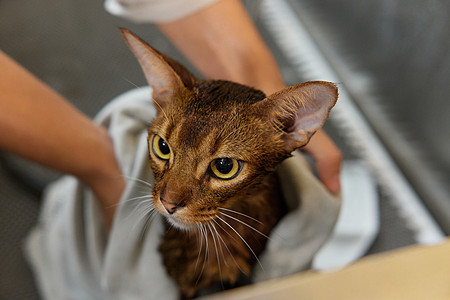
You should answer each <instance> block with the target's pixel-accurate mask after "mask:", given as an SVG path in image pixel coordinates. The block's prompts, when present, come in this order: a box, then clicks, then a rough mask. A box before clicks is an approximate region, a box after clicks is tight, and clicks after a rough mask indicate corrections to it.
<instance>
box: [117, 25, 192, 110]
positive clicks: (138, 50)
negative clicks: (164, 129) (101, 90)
mask: <svg viewBox="0 0 450 300" xmlns="http://www.w3.org/2000/svg"><path fill="white" fill-rule="evenodd" d="M120 32H121V34H122V36H123V38H124V39H125V41H126V43H127V45H128V47H129V48H130V49H131V51H132V52H133V53H134V55H135V56H136V58H137V59H138V61H139V64H140V65H141V68H142V70H143V71H144V75H145V78H146V79H147V82H148V84H149V85H150V86H151V87H152V88H153V101H155V102H157V105H156V106H157V108H158V109H162V108H164V107H165V106H166V105H167V104H168V103H169V102H170V101H171V99H172V98H173V95H174V93H175V92H176V91H177V90H179V89H183V88H187V89H190V88H191V87H192V86H193V84H194V80H195V78H194V76H193V75H192V74H191V73H190V72H189V71H188V70H186V68H184V67H183V66H182V65H181V64H179V63H178V62H176V61H175V60H173V59H171V58H170V57H168V56H167V55H164V54H162V53H161V52H159V51H157V50H156V49H154V48H152V47H151V46H150V45H148V44H147V43H146V42H144V41H143V40H142V39H140V38H139V37H138V36H136V35H135V34H133V33H132V32H131V31H129V30H127V29H123V28H122V29H120Z"/></svg>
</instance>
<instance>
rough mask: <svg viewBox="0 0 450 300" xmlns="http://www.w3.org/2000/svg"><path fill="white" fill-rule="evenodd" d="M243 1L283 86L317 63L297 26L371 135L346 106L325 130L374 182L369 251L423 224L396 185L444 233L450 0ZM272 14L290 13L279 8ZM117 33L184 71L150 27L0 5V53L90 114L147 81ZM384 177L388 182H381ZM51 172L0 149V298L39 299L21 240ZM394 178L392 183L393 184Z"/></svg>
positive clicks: (102, 16) (102, 14)
mask: <svg viewBox="0 0 450 300" xmlns="http://www.w3.org/2000/svg"><path fill="white" fill-rule="evenodd" d="M244 3H245V4H246V6H247V8H248V11H249V12H250V14H251V15H252V17H253V18H254V20H255V23H256V24H257V26H258V28H259V29H260V31H261V33H262V34H263V36H264V38H265V40H266V42H267V43H268V45H269V46H270V48H271V49H272V51H273V53H274V54H275V56H276V59H277V61H278V63H279V65H280V67H281V70H282V73H283V76H284V78H285V80H286V82H287V83H288V84H294V83H299V82H302V81H305V80H310V79H312V78H315V75H314V74H312V73H314V72H313V71H314V70H315V65H314V63H315V60H314V59H311V60H309V59H308V57H307V56H306V54H305V55H303V54H304V53H305V52H302V51H306V50H302V51H300V49H299V48H295V47H292V46H291V44H293V45H294V44H295V42H296V41H295V39H296V35H295V33H296V31H295V30H302V32H306V33H307V34H308V37H309V38H310V40H308V42H309V43H312V44H313V45H314V46H315V47H316V48H314V49H315V50H314V51H317V52H319V53H320V58H321V59H323V60H324V64H326V69H327V70H328V71H330V70H331V71H332V73H333V76H334V78H333V79H335V78H337V79H336V80H337V83H338V84H339V87H340V88H341V89H342V90H345V95H347V96H348V101H350V102H351V104H352V105H353V107H355V108H356V109H357V111H358V116H360V117H361V118H362V120H363V125H364V126H368V128H369V129H370V135H369V136H366V138H367V139H368V141H370V143H369V142H367V141H366V140H365V139H364V138H360V136H358V134H355V132H358V130H359V128H363V127H364V126H362V125H361V126H360V125H358V124H359V123H354V122H352V121H351V120H350V121H349V120H348V119H347V115H346V113H345V109H344V108H343V109H342V110H343V111H344V112H341V113H340V114H339V115H337V116H336V117H334V118H332V121H331V122H328V123H327V125H326V128H325V129H326V131H327V132H328V133H329V135H331V136H332V138H333V139H334V140H335V142H336V143H337V144H338V146H339V147H340V148H341V150H342V151H343V152H344V157H345V159H346V160H353V159H359V160H362V161H365V162H366V163H367V165H369V166H370V167H371V168H372V169H373V174H374V176H375V178H376V179H377V182H378V185H377V193H378V199H379V203H378V209H379V225H380V226H379V231H378V234H377V237H376V239H375V240H374V242H373V244H371V245H370V247H369V248H368V249H367V254H373V253H378V252H382V251H387V250H391V249H396V248H399V247H403V246H407V245H412V244H416V243H420V242H423V241H424V240H426V238H425V239H424V238H423V236H422V237H421V235H420V234H419V233H420V232H422V229H423V228H421V224H423V223H421V222H416V221H415V220H418V219H420V218H419V217H417V216H416V215H414V214H410V211H409V210H408V201H403V200H402V199H403V198H404V197H405V195H404V193H403V192H401V190H400V191H399V190H397V189H396V187H398V186H400V185H402V186H406V187H407V188H408V191H407V194H408V195H409V194H411V195H412V198H414V199H416V200H417V199H418V201H419V202H420V208H421V209H423V214H424V215H426V216H429V217H430V218H431V219H432V221H433V222H434V223H433V224H434V225H435V226H436V228H438V231H439V232H440V234H442V235H448V234H449V233H450V188H449V184H448V183H449V182H450V118H448V114H449V113H450V101H449V100H450V99H449V96H448V95H450V84H448V80H449V79H450V39H449V38H448V37H449V36H450V2H448V1H445V0H366V1H356V0H322V1H315V0H289V1H280V0H277V1H256V0H252V1H245V2H244ZM281 6H284V7H288V9H287V10H284V11H283V10H280V11H278V8H279V7H281ZM283 14H285V17H283V16H284V15H283ZM287 14H289V16H287ZM280 16H281V20H280ZM287 20H291V21H290V22H291V23H285V22H284V21H287ZM119 27H126V28H129V29H130V30H132V31H134V32H135V33H137V34H138V35H140V36H141V37H142V38H143V39H144V40H146V41H148V42H149V43H150V44H151V45H153V46H154V47H156V48H157V49H159V50H160V51H162V52H164V53H166V54H168V55H169V56H171V57H173V58H175V59H177V60H179V61H181V62H182V63H183V64H185V65H186V66H188V68H189V69H191V70H193V67H192V66H191V65H190V64H189V63H188V62H187V61H186V59H185V58H184V57H183V56H182V55H181V54H180V53H179V52H178V51H177V50H176V49H175V48H174V47H173V46H172V45H171V44H170V43H169V42H168V41H167V39H165V37H164V36H163V35H162V34H161V33H160V32H159V31H158V30H157V28H156V27H154V26H153V25H150V24H133V23H129V22H127V21H125V20H123V19H120V18H117V17H114V16H111V15H109V14H108V13H107V12H106V11H105V10H104V8H103V2H102V1H89V0H77V1H75V0H59V1H54V0H53V1H52V0H44V1H39V2H36V3H33V4H30V2H29V1H25V0H14V1H13V0H2V1H0V28H1V31H0V47H1V49H2V50H3V51H4V52H6V53H7V54H8V55H10V56H11V57H13V58H14V59H15V60H17V61H18V62H19V63H21V64H22V65H23V66H25V67H26V68H27V69H29V70H30V71H31V72H32V73H34V74H35V75H36V76H37V77H39V78H40V79H42V80H43V81H45V82H46V83H47V84H49V85H50V86H52V87H53V88H54V89H56V90H57V91H58V92H60V93H61V94H63V95H64V96H65V97H66V98H67V99H69V100H70V101H71V102H72V103H73V104H74V105H75V106H76V107H78V108H79V109H80V110H82V111H83V112H84V113H86V114H87V115H89V116H91V117H93V116H94V115H95V114H96V113H97V112H98V111H99V110H100V109H101V107H103V106H104V105H105V104H106V103H108V102H109V101H110V100H111V99H112V98H114V97H115V96H117V95H119V94H120V93H123V92H125V91H127V90H129V89H132V88H134V87H135V86H142V85H145V84H146V83H145V80H144V77H143V75H142V74H141V71H140V69H139V67H138V65H137V63H136V61H135V58H134V57H133V56H132V55H131V53H130V52H129V50H128V49H127V47H126V46H125V44H124V43H123V41H122V38H121V36H120V34H119V30H118V28H119ZM291 31H292V32H293V33H294V35H293V37H289V33H290V32H291ZM286 37H287V38H286ZM297 42H300V43H301V42H302V40H300V41H297ZM297 50H298V51H297ZM317 69H320V68H319V67H318V68H317ZM311 72H312V73H311ZM324 79H326V78H324ZM0 92H1V91H0ZM2 113H3V112H2ZM0 138H1V137H0ZM371 142H376V146H377V147H381V149H384V151H385V152H386V153H387V158H388V159H387V160H386V159H384V160H383V159H381V160H378V158H377V156H376V155H372V154H371V153H372V152H371V151H372V150H375V149H374V148H377V147H374V146H372V144H371ZM377 149H378V148H377ZM386 161H388V163H389V164H390V165H385V162H386ZM385 166H387V167H385ZM392 170H394V171H395V172H396V173H395V174H397V177H391V176H387V175H386V176H384V175H385V174H391V173H392ZM58 176H60V174H56V173H54V172H52V171H50V170H46V169H44V168H42V167H39V166H36V165H34V164H32V163H29V162H26V161H23V160H21V159H20V158H17V157H14V156H11V155H9V154H7V153H1V156H0V299H38V295H37V291H36V288H35V285H34V281H33V279H32V275H31V273H30V270H29V269H28V267H27V265H26V263H25V261H24V259H23V256H22V253H21V243H22V241H23V238H24V237H25V236H26V233H27V232H28V231H29V229H30V228H31V227H32V226H33V225H34V224H35V222H36V218H37V215H38V211H39V206H40V195H41V192H42V190H43V188H44V187H45V185H46V184H48V182H50V181H52V180H54V179H56V178H57V177H58ZM391 178H401V180H402V184H400V183H398V182H397V181H395V180H392V179H391ZM405 183H406V184H405ZM425 223H426V222H425ZM356 226H358V225H356ZM423 230H425V231H427V229H423Z"/></svg>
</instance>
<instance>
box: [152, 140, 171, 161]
mask: <svg viewBox="0 0 450 300" xmlns="http://www.w3.org/2000/svg"><path fill="white" fill-rule="evenodd" d="M152 150H153V153H154V154H155V155H156V157H158V158H159V159H162V160H169V158H170V147H169V144H167V142H166V141H165V140H163V139H162V138H161V137H160V136H159V135H156V134H155V135H154V136H153V140H152Z"/></svg>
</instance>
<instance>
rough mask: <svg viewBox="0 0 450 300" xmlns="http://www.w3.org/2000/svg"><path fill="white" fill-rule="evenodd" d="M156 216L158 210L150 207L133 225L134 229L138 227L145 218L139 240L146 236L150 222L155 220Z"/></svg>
mask: <svg viewBox="0 0 450 300" xmlns="http://www.w3.org/2000/svg"><path fill="white" fill-rule="evenodd" d="M155 216H156V210H155V209H154V208H148V209H147V210H146V211H144V212H143V214H142V216H141V218H139V220H137V221H136V223H135V225H134V226H133V230H134V229H135V228H136V226H137V225H138V224H139V223H140V222H141V220H144V219H145V221H144V225H143V227H142V229H141V231H140V234H139V237H138V240H139V241H142V240H143V239H144V237H145V233H146V232H147V230H148V228H149V226H150V224H151V223H152V222H153V219H154V217H155Z"/></svg>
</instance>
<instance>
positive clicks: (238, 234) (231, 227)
mask: <svg viewBox="0 0 450 300" xmlns="http://www.w3.org/2000/svg"><path fill="white" fill-rule="evenodd" d="M217 218H218V219H219V220H221V221H222V222H224V223H225V225H227V226H228V227H230V229H231V230H233V231H234V233H236V234H237V236H238V237H239V238H240V239H241V240H242V241H243V242H244V244H245V245H246V246H247V248H248V249H249V250H250V251H251V252H252V254H253V256H254V257H255V259H256V261H257V262H258V264H259V266H260V267H261V270H262V271H263V272H264V267H263V266H262V263H261V261H260V260H259V258H258V256H257V255H256V253H255V251H253V249H252V247H250V245H249V244H248V243H247V241H246V240H245V239H244V238H243V237H242V236H241V235H240V233H239V232H237V230H236V229H234V227H233V226H231V225H230V224H229V223H228V222H227V221H225V220H224V219H223V218H221V217H220V216H217Z"/></svg>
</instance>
